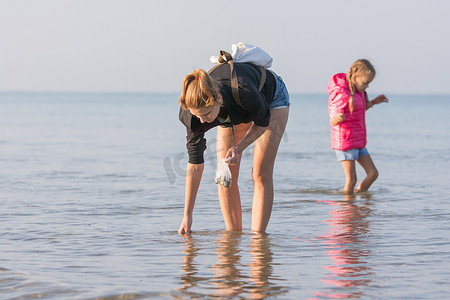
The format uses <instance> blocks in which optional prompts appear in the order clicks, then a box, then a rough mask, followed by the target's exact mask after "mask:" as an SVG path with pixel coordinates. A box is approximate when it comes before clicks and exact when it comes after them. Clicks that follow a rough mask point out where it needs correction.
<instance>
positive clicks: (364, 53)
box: [0, 0, 450, 94]
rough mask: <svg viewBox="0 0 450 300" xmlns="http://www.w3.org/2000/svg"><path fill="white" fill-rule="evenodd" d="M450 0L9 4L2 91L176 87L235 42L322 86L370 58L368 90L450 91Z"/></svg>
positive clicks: (306, 89)
mask: <svg viewBox="0 0 450 300" xmlns="http://www.w3.org/2000/svg"><path fill="white" fill-rule="evenodd" d="M449 13H450V1H448V0H427V1H418V0H377V1H364V0H341V1H337V0H317V1H311V0H310V1H302V0H277V1H273V0H272V1H269V0H240V1H236V0H228V1H216V0H191V1H188V0H173V1H171V0H164V1H153V0H39V1H38V0H0V91H6V92H9V91H26V92H28V91H31V92H34V91H38V92H39V91H43V92H66V91H67V92H155V93H179V92H180V89H181V81H182V79H183V77H184V76H185V75H186V74H188V73H190V72H191V71H192V70H193V69H198V68H202V69H205V70H208V69H209V68H211V67H212V66H213V65H212V64H211V63H210V61H209V57H210V56H211V55H217V53H218V51H219V50H221V49H223V50H227V51H230V50H231V44H233V43H237V42H245V43H249V44H253V45H257V46H259V47H261V48H262V49H264V50H265V51H267V52H268V53H269V54H270V55H271V56H272V57H273V59H274V62H273V66H272V70H274V71H275V72H276V73H278V74H279V75H281V76H282V77H283V79H284V81H285V83H286V85H287V87H288V89H289V91H290V93H325V91H326V86H327V83H328V80H329V78H330V76H332V75H333V74H335V73H339V72H344V73H346V72H347V70H348V68H349V67H350V65H351V64H352V63H353V62H354V61H355V60H356V59H358V58H366V59H369V60H370V61H371V62H372V64H373V65H374V66H375V68H376V70H377V76H376V78H375V80H374V81H373V82H372V84H371V86H370V87H369V89H368V92H369V94H370V93H371V92H373V93H385V94H450V75H449V70H450V17H449Z"/></svg>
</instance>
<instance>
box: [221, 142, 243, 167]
mask: <svg viewBox="0 0 450 300" xmlns="http://www.w3.org/2000/svg"><path fill="white" fill-rule="evenodd" d="M239 154H241V151H240V150H239V149H238V147H237V146H234V147H231V148H230V149H228V151H227V154H226V155H225V158H226V159H227V161H226V162H227V163H229V164H234V163H237V162H239Z"/></svg>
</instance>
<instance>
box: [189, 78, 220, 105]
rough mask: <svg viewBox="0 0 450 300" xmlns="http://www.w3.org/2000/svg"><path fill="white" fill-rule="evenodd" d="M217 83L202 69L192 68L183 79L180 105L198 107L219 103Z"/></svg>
mask: <svg viewBox="0 0 450 300" xmlns="http://www.w3.org/2000/svg"><path fill="white" fill-rule="evenodd" d="M219 92H220V88H219V83H218V82H217V81H216V80H215V79H214V78H213V77H211V76H210V75H209V74H208V73H206V72H205V71H204V70H202V69H199V70H194V71H193V72H192V73H190V74H188V75H186V77H184V79H183V90H182V92H181V97H180V105H181V107H182V108H183V109H199V108H203V107H206V106H212V105H214V104H218V103H219Z"/></svg>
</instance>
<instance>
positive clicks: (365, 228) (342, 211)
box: [315, 195, 371, 299]
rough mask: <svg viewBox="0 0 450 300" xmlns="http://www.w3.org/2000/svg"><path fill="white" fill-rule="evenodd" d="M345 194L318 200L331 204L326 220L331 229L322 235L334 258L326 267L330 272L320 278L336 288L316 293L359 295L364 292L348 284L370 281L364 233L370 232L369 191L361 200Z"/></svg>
mask: <svg viewBox="0 0 450 300" xmlns="http://www.w3.org/2000/svg"><path fill="white" fill-rule="evenodd" d="M344 197H345V199H344V200H345V201H320V202H325V203H327V204H329V205H330V206H331V211H330V216H331V218H330V219H329V220H328V221H327V223H328V224H329V225H330V230H329V231H328V232H327V233H326V234H325V235H323V236H321V238H322V239H323V242H322V243H323V244H325V245H326V248H327V249H328V251H327V252H326V254H327V255H328V256H329V257H330V258H331V259H332V260H333V264H332V265H330V266H327V267H325V268H326V269H328V270H329V271H330V274H329V275H327V276H326V277H325V278H324V279H321V280H322V282H324V283H325V284H327V285H331V286H335V287H336V288H337V289H332V290H329V291H327V292H319V293H315V296H318V297H323V298H332V299H344V298H358V297H361V296H363V295H364V294H363V293H362V292H361V290H360V289H359V290H358V291H354V292H352V291H353V290H354V289H350V288H351V287H358V286H366V285H368V284H369V283H370V279H367V278H369V276H368V275H371V269H370V268H369V267H368V266H367V262H366V260H367V257H368V256H369V255H370V250H367V249H365V247H364V237H365V236H367V235H368V234H369V233H370V230H369V222H368V221H367V217H368V216H369V214H370V213H371V209H370V202H371V201H370V195H365V196H364V197H365V199H362V200H364V201H363V202H362V203H356V202H355V196H354V195H345V196H344ZM342 288H345V292H342Z"/></svg>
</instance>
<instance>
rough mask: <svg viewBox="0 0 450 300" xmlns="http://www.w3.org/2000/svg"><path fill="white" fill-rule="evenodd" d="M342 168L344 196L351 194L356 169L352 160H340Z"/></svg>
mask: <svg viewBox="0 0 450 300" xmlns="http://www.w3.org/2000/svg"><path fill="white" fill-rule="evenodd" d="M341 164H342V168H343V169H344V174H345V186H344V188H343V189H342V192H343V193H345V194H353V193H354V189H355V185H356V180H357V178H356V167H355V161H354V160H342V161H341Z"/></svg>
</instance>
